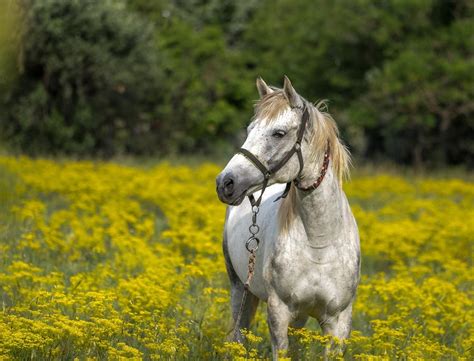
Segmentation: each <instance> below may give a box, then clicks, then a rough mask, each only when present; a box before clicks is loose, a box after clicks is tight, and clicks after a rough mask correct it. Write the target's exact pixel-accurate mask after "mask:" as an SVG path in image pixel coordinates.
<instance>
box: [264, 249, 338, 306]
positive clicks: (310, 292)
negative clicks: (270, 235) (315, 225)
mask: <svg viewBox="0 0 474 361" xmlns="http://www.w3.org/2000/svg"><path fill="white" fill-rule="evenodd" d="M313 258H314V256H313V257H309V255H308V254H307V252H305V250H304V249H297V248H296V249H295V248H292V247H288V245H287V246H286V247H284V248H277V249H275V252H274V253H273V254H272V256H271V257H269V260H268V262H267V267H268V268H267V272H265V274H266V276H267V277H266V278H267V282H268V283H269V284H270V287H271V289H272V291H274V292H276V293H277V294H278V295H279V296H280V297H281V298H282V299H284V300H287V302H289V303H292V304H294V305H295V306H298V307H304V306H307V307H312V306H313V305H314V304H315V303H321V302H322V303H327V302H329V301H330V299H331V298H333V297H334V296H333V295H332V293H333V292H332V289H333V288H334V287H333V286H332V284H333V283H332V282H331V281H330V275H329V274H328V270H329V268H328V267H327V265H326V264H316V263H314V262H312V260H313Z"/></svg>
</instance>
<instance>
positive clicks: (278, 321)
mask: <svg viewBox="0 0 474 361" xmlns="http://www.w3.org/2000/svg"><path fill="white" fill-rule="evenodd" d="M267 313H268V316H267V317H268V318H267V321H268V327H269V328H270V336H271V340H272V355H273V360H278V356H279V352H281V351H283V352H284V353H286V351H287V350H288V326H289V324H290V322H291V321H292V319H291V312H290V310H289V309H288V306H287V305H286V304H285V303H284V302H283V301H282V300H280V298H279V297H278V296H276V295H271V296H270V297H269V298H268V301H267Z"/></svg>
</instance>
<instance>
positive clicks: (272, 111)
mask: <svg viewBox="0 0 474 361" xmlns="http://www.w3.org/2000/svg"><path fill="white" fill-rule="evenodd" d="M307 106H308V111H309V122H308V130H307V134H306V135H305V138H306V139H307V140H308V144H309V146H310V150H309V152H310V153H309V159H310V161H311V163H312V164H318V165H320V166H321V164H322V161H323V157H324V152H325V151H326V148H327V146H328V144H329V149H330V153H329V157H330V163H331V166H332V170H333V173H334V175H335V176H336V177H337V179H338V181H339V184H340V185H342V181H343V179H345V178H347V177H348V175H349V166H350V164H351V161H350V154H349V151H348V150H347V148H346V147H345V146H344V145H343V144H342V142H341V140H340V139H339V130H338V128H337V125H336V122H335V121H334V119H333V118H332V116H331V115H330V114H329V113H328V112H327V104H326V102H325V101H319V102H318V103H316V104H311V103H309V102H307ZM288 109H290V104H289V102H288V100H287V98H286V97H285V94H284V92H283V90H281V89H278V90H275V91H273V92H272V93H269V94H267V95H265V96H264V97H263V98H262V99H260V100H259V101H258V102H257V103H256V105H255V116H254V121H259V122H265V123H267V124H270V123H271V122H272V121H274V120H275V119H277V117H278V116H279V115H280V114H281V113H282V112H284V111H286V110H288ZM319 171H320V169H315V170H314V172H316V173H318V172H319ZM316 176H317V174H316ZM296 201H297V197H296V191H295V186H294V185H292V186H291V190H290V192H289V194H288V196H287V197H286V198H285V199H283V200H282V203H281V206H280V210H279V220H280V221H279V224H280V232H282V233H286V234H288V233H289V232H290V230H291V225H292V223H293V221H294V220H295V218H296V216H297V207H296Z"/></svg>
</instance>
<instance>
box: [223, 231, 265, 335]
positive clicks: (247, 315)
mask: <svg viewBox="0 0 474 361" xmlns="http://www.w3.org/2000/svg"><path fill="white" fill-rule="evenodd" d="M222 246H223V247H222V248H223V250H224V259H225V265H226V269H227V275H228V276H229V280H230V286H231V290H230V302H231V307H232V317H233V319H234V327H235V323H236V321H237V317H238V314H239V312H240V307H241V303H242V297H243V294H244V284H243V283H242V281H241V280H240V278H239V276H237V273H235V270H234V268H233V266H232V262H231V260H230V257H229V252H228V250H227V238H226V237H225V235H224V241H223V244H222ZM258 301H259V300H258V298H257V297H256V296H254V295H253V294H252V293H250V291H249V292H248V293H247V297H246V300H245V304H244V305H243V308H242V315H241V317H240V322H239V325H238V328H239V332H238V333H237V334H234V333H232V336H231V339H232V341H235V342H240V343H242V342H243V335H242V332H241V331H240V330H241V329H244V328H245V329H248V328H249V327H250V323H251V322H252V319H253V317H254V316H255V312H256V311H257V306H258Z"/></svg>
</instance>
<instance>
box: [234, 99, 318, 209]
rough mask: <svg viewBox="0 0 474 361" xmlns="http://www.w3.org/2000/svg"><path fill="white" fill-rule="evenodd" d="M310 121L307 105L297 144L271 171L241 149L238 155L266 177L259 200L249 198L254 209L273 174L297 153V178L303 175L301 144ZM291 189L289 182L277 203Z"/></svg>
mask: <svg viewBox="0 0 474 361" xmlns="http://www.w3.org/2000/svg"><path fill="white" fill-rule="evenodd" d="M299 109H301V108H299ZM308 119H309V111H308V107H307V106H306V104H305V105H304V107H303V116H302V118H301V124H300V126H299V128H298V134H297V138H296V143H295V144H294V145H293V147H292V148H291V149H290V150H289V151H288V152H287V153H286V154H285V156H284V157H283V158H282V159H281V160H280V161H279V162H278V163H277V164H275V165H274V166H273V167H272V168H271V169H268V168H267V167H265V165H264V164H263V163H262V162H261V161H260V160H259V159H258V158H257V157H256V156H255V155H253V154H252V153H251V152H250V151H248V150H247V149H244V148H240V149H239V151H238V153H240V154H242V155H243V156H244V157H246V158H247V159H248V160H249V161H251V162H252V163H253V165H255V167H257V168H258V169H259V170H260V172H262V174H263V177H264V180H263V185H262V191H261V193H260V196H259V197H258V199H257V200H255V198H254V196H253V194H251V195H249V196H248V197H249V200H250V204H251V205H252V207H254V206H257V207H258V206H259V205H260V202H261V201H262V196H263V192H264V191H265V188H266V187H267V185H268V180H269V179H270V177H271V176H272V175H273V174H275V173H276V172H278V171H279V170H280V169H281V168H282V167H283V166H284V165H285V164H286V163H287V162H288V161H289V160H290V159H291V157H292V156H293V154H295V153H296V154H297V155H298V162H299V164H300V170H299V172H298V175H297V176H296V179H298V178H299V176H300V175H301V172H302V171H303V167H304V162H303V154H302V152H301V142H302V141H303V136H304V132H305V130H306V124H307V123H308ZM290 188H291V182H288V183H287V184H286V187H285V190H284V191H283V193H282V194H281V196H279V197H278V198H277V199H275V202H276V201H278V200H280V199H281V198H285V197H286V196H287V195H288V192H289V191H290Z"/></svg>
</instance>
